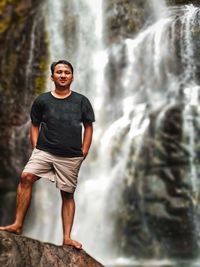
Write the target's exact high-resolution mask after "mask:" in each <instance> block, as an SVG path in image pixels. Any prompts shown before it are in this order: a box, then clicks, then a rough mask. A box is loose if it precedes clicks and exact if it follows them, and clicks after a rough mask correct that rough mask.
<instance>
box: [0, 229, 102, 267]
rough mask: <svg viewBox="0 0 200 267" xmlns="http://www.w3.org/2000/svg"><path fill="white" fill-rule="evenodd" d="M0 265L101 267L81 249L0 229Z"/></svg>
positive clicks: (13, 266) (16, 266)
mask: <svg viewBox="0 0 200 267" xmlns="http://www.w3.org/2000/svg"><path fill="white" fill-rule="evenodd" d="M0 266H4V267H36V266H37V267H64V266H65V267H66V266H67V267H102V266H103V265H102V264H100V263H99V262H97V261H96V260H95V259H93V258H92V257H91V256H90V255H88V254H87V253H86V252H85V251H84V250H83V249H82V250H77V249H75V248H73V247H71V246H67V245H65V246H56V245H53V244H49V243H42V242H40V241H37V240H34V239H31V238H28V237H25V236H19V235H15V234H11V233H7V232H3V231H0Z"/></svg>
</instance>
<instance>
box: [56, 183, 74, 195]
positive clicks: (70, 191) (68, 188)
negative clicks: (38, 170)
mask: <svg viewBox="0 0 200 267" xmlns="http://www.w3.org/2000/svg"><path fill="white" fill-rule="evenodd" d="M56 188H58V189H59V190H62V191H64V192H67V193H74V192H75V190H76V187H73V188H72V187H67V186H62V185H59V184H58V183H57V184H56Z"/></svg>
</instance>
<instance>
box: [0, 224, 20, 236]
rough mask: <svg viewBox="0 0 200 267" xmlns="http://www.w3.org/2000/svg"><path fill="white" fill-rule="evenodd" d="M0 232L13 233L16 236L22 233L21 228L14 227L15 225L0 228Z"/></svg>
mask: <svg viewBox="0 0 200 267" xmlns="http://www.w3.org/2000/svg"><path fill="white" fill-rule="evenodd" d="M0 231H6V232H9V233H14V234H16V235H20V234H21V232H22V229H21V227H19V226H17V225H15V224H11V225H7V226H0Z"/></svg>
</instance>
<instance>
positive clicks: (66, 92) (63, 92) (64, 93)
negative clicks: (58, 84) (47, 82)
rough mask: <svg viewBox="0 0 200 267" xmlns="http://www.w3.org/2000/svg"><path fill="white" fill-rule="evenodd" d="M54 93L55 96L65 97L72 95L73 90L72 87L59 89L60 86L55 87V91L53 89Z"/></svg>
mask: <svg viewBox="0 0 200 267" xmlns="http://www.w3.org/2000/svg"><path fill="white" fill-rule="evenodd" d="M52 95H53V96H55V97H58V98H65V97H67V96H69V95H71V90H70V88H65V89H62V90H60V89H58V88H55V89H54V90H53V91H52Z"/></svg>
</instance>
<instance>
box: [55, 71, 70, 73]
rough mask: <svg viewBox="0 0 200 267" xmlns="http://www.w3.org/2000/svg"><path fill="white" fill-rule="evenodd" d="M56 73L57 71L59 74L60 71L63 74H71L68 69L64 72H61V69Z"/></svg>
mask: <svg viewBox="0 0 200 267" xmlns="http://www.w3.org/2000/svg"><path fill="white" fill-rule="evenodd" d="M56 73H58V74H61V73H65V74H71V72H69V71H65V72H62V71H57V72H56Z"/></svg>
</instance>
